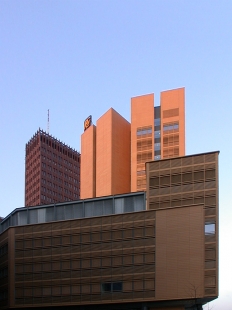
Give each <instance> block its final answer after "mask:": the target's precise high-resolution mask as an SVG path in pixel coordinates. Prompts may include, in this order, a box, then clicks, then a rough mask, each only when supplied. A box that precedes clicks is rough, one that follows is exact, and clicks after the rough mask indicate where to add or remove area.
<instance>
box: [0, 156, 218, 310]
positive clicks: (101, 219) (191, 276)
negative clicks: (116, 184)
mask: <svg viewBox="0 0 232 310" xmlns="http://www.w3.org/2000/svg"><path fill="white" fill-rule="evenodd" d="M218 154H219V152H210V153H204V154H196V155H190V156H180V157H178V158H168V159H163V160H157V161H154V160H153V161H150V162H148V163H146V177H147V182H146V192H134V193H128V194H122V195H115V196H106V197H101V198H93V199H86V200H79V201H72V202H65V203H60V204H51V205H47V206H39V207H32V208H20V209H16V210H14V211H13V212H11V213H10V214H9V215H8V216H7V217H6V218H4V219H3V221H2V222H1V223H0V277H1V281H0V307H1V309H10V308H11V309H25V308H38V309H43V308H46V309H55V308H57V307H59V308H60V309H68V308H70V309H71V308H75V309H80V310H83V309H84V310H92V309H94V310H96V309H97V310H100V309H101V310H102V309H104V310H119V309H125V310H129V309H134V310H145V309H146V310H158V309H159V310H174V309H175V310H190V309H191V310H194V309H202V305H204V304H205V303H207V302H209V301H212V300H214V299H215V298H217V296H218V231H219V230H218ZM146 195H147V198H146ZM146 203H147V206H146Z"/></svg>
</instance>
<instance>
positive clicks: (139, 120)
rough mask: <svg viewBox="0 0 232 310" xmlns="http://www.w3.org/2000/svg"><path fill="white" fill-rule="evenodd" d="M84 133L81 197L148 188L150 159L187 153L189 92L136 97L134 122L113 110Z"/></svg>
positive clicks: (133, 100) (134, 99) (174, 91)
mask: <svg viewBox="0 0 232 310" xmlns="http://www.w3.org/2000/svg"><path fill="white" fill-rule="evenodd" d="M87 124H88V126H84V129H85V131H84V133H83V134H82V136H81V156H82V163H81V198H82V199H86V198H93V197H101V196H107V195H115V194H122V193H127V192H136V191H141V190H145V189H146V173H145V163H146V162H148V161H151V160H158V159H164V158H172V157H177V156H184V155H185V90H184V88H179V89H174V90H168V91H164V92H161V95H160V106H156V107H154V94H149V95H144V96H139V97H134V98H132V99H131V123H129V122H127V121H126V120H125V119H124V118H123V117H122V116H121V115H119V114H118V113H117V112H116V111H114V110H113V109H112V108H111V109H110V110H109V111H108V112H106V113H105V114H104V115H103V116H102V117H100V118H99V120H98V121H97V125H96V126H94V125H93V124H92V120H91V121H90V119H89V118H87Z"/></svg>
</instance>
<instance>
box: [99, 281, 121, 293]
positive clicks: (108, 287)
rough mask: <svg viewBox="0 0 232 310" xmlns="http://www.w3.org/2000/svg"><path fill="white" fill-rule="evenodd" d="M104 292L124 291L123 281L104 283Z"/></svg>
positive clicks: (102, 286)
mask: <svg viewBox="0 0 232 310" xmlns="http://www.w3.org/2000/svg"><path fill="white" fill-rule="evenodd" d="M101 288H102V292H103V293H112V292H122V282H113V283H111V282H109V283H102V285H101Z"/></svg>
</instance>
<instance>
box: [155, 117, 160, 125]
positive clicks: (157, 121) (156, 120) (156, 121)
mask: <svg viewBox="0 0 232 310" xmlns="http://www.w3.org/2000/svg"><path fill="white" fill-rule="evenodd" d="M154 124H155V126H160V124H161V122H160V118H155V123H154Z"/></svg>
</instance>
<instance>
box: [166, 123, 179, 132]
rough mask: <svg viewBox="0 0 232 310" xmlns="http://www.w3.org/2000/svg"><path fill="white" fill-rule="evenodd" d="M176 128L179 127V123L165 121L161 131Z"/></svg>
mask: <svg viewBox="0 0 232 310" xmlns="http://www.w3.org/2000/svg"><path fill="white" fill-rule="evenodd" d="M177 129H179V123H167V124H164V126H163V131H168V130H177Z"/></svg>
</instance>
